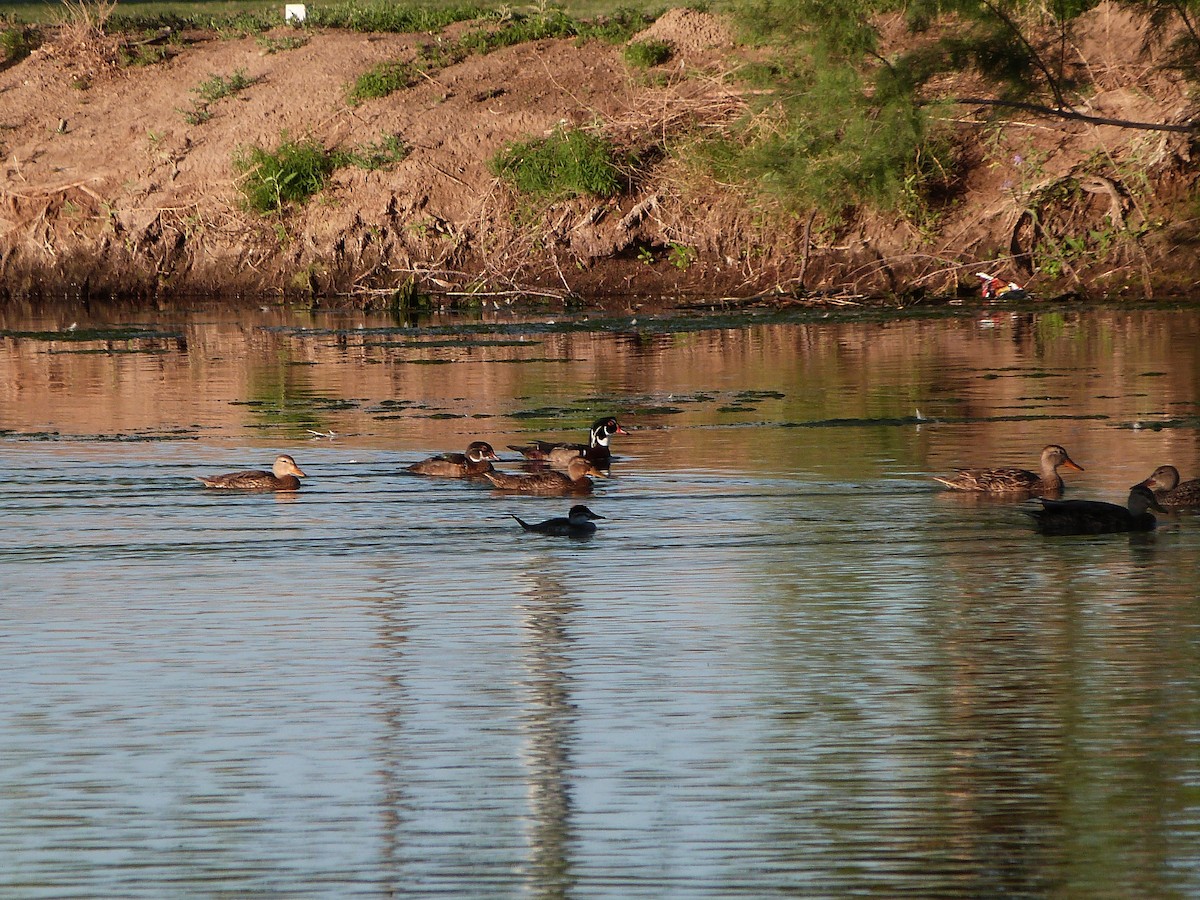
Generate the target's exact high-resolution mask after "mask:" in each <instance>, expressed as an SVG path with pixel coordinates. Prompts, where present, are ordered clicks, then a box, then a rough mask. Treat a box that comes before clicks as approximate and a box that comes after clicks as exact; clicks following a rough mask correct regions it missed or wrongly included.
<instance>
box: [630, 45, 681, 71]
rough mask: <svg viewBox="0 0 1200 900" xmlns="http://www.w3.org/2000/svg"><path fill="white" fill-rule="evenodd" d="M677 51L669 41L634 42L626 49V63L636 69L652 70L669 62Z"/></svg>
mask: <svg viewBox="0 0 1200 900" xmlns="http://www.w3.org/2000/svg"><path fill="white" fill-rule="evenodd" d="M674 53H675V51H674V49H673V48H672V47H671V45H670V44H669V43H668V42H667V41H658V40H645V41H634V42H633V43H632V44H629V45H628V46H627V47H626V48H625V52H624V56H625V63H626V64H627V65H630V66H632V67H633V68H635V69H651V68H653V67H654V66H661V65H662V64H663V63H665V62H667V61H669V60H670V59H671V57H672V56H673V55H674Z"/></svg>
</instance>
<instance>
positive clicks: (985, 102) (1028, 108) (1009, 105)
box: [954, 97, 1200, 134]
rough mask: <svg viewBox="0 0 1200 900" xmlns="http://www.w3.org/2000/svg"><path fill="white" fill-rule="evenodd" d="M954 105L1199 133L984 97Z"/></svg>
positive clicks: (1191, 125) (1198, 126)
mask: <svg viewBox="0 0 1200 900" xmlns="http://www.w3.org/2000/svg"><path fill="white" fill-rule="evenodd" d="M954 102H955V103H958V104H961V105H963V106H1002V107H1004V108H1006V109H1020V110H1024V111H1025V112H1031V113H1035V114H1037V115H1039V116H1051V117H1054V118H1058V119H1070V120H1071V121H1074V122H1088V123H1090V124H1092V125H1113V126H1115V127H1117V128H1134V129H1137V130H1139V131H1171V132H1175V133H1177V134H1191V133H1193V132H1196V131H1200V122H1195V121H1193V122H1187V123H1185V124H1183V125H1171V124H1169V123H1167V122H1136V121H1132V120H1130V119H1110V118H1108V117H1106V116H1093V115H1089V114H1088V113H1081V112H1078V111H1077V110H1074V109H1063V108H1062V107H1053V106H1042V105H1041V104H1038V103H1022V102H1021V101H1019V100H991V99H988V98H986V97H956V98H955V100H954Z"/></svg>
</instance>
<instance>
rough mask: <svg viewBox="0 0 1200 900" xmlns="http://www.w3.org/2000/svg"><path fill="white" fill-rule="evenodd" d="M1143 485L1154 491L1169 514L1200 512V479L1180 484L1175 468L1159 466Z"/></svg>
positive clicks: (1160, 504) (1177, 471)
mask: <svg viewBox="0 0 1200 900" xmlns="http://www.w3.org/2000/svg"><path fill="white" fill-rule="evenodd" d="M1142 484H1144V485H1145V486H1146V487H1148V488H1150V490H1152V491H1154V499H1155V500H1157V501H1158V504H1159V506H1161V507H1162V508H1163V509H1165V510H1167V511H1168V512H1176V511H1178V510H1200V478H1193V479H1192V480H1191V481H1185V482H1183V483H1182V484H1180V483H1179V470H1178V469H1176V468H1175V467H1174V466H1159V467H1158V468H1157V469H1155V470H1154V474H1153V475H1151V476H1150V477H1149V478H1147V479H1146V480H1145V481H1143V482H1142Z"/></svg>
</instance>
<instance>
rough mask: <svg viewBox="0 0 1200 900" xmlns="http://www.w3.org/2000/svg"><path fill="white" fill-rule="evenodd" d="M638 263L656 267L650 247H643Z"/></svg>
mask: <svg viewBox="0 0 1200 900" xmlns="http://www.w3.org/2000/svg"><path fill="white" fill-rule="evenodd" d="M637 256H638V262H640V263H642V264H643V265H647V266H652V265H654V252H653V251H652V250H651V249H650V248H649V247H642V248H640V249H639V250H638V255H637Z"/></svg>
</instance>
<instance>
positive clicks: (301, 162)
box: [234, 134, 335, 214]
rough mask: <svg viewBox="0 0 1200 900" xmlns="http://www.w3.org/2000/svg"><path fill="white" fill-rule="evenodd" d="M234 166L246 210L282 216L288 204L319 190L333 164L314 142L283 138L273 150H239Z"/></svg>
mask: <svg viewBox="0 0 1200 900" xmlns="http://www.w3.org/2000/svg"><path fill="white" fill-rule="evenodd" d="M234 165H235V167H236V168H237V170H238V171H239V172H240V173H241V175H242V180H241V189H242V193H243V194H245V196H246V202H247V204H248V205H249V207H250V208H251V209H253V210H256V211H258V212H260V213H264V214H267V213H278V212H282V211H283V210H284V209H285V208H286V207H287V206H288V205H289V204H291V203H303V202H304V201H305V200H307V199H308V198H309V197H311V196H312V195H313V194H315V193H317V191H319V190H321V188H323V187H324V186H325V183H326V182H327V181H328V180H329V176H330V175H331V174H332V173H333V170H334V168H335V161H334V158H333V156H332V154H330V153H329V151H327V150H326V149H325V148H324V147H322V146H321V145H320V144H318V143H317V142H316V141H314V140H312V139H308V140H303V141H293V140H290V139H288V137H287V135H286V134H285V135H283V139H282V141H281V143H280V144H279V146H278V147H277V148H276V149H274V150H264V149H263V148H262V147H258V146H251V147H243V148H242V149H241V150H239V151H238V154H237V156H236V157H235V158H234Z"/></svg>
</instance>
